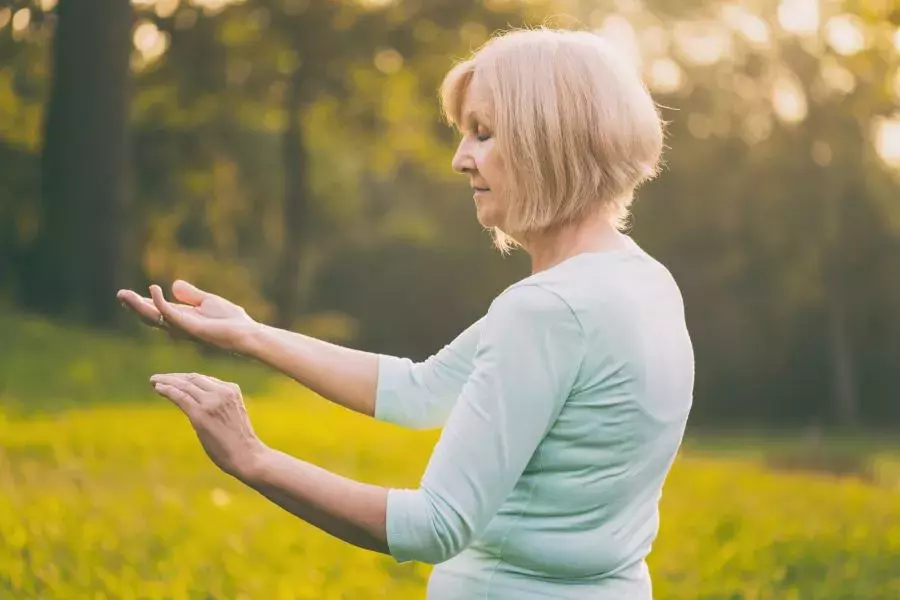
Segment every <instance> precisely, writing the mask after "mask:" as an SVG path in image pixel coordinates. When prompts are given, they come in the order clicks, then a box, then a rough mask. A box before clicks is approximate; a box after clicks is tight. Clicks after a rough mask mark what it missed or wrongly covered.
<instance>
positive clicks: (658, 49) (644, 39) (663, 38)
mask: <svg viewBox="0 0 900 600" xmlns="http://www.w3.org/2000/svg"><path fill="white" fill-rule="evenodd" d="M638 40H639V41H638V45H639V46H640V49H641V56H643V57H646V58H652V57H657V56H666V55H667V54H668V53H669V34H668V33H667V32H666V30H665V29H663V28H662V27H660V26H659V25H651V26H650V27H646V28H644V29H641V31H640V32H639V33H638Z"/></svg>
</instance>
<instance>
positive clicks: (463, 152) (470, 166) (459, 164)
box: [450, 139, 475, 173]
mask: <svg viewBox="0 0 900 600" xmlns="http://www.w3.org/2000/svg"><path fill="white" fill-rule="evenodd" d="M450 165H451V166H452V167H453V170H454V171H456V172H457V173H468V172H470V171H474V170H475V159H474V158H473V157H472V153H471V152H470V150H469V144H468V143H467V140H465V139H463V140H461V141H460V142H459V146H457V148H456V154H454V155H453V161H452V162H451V163H450Z"/></svg>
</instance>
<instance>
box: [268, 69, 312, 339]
mask: <svg viewBox="0 0 900 600" xmlns="http://www.w3.org/2000/svg"><path fill="white" fill-rule="evenodd" d="M302 86H303V74H302V69H298V70H297V71H295V72H294V74H293V75H292V76H291V78H290V80H289V82H288V89H287V93H286V96H285V110H286V112H287V126H286V128H285V131H284V139H283V145H282V169H283V171H284V205H283V209H282V210H283V214H284V220H283V225H284V231H283V237H284V244H283V246H282V253H281V261H280V264H279V268H278V279H277V281H276V282H275V310H276V326H277V327H281V328H285V329H289V328H291V327H292V325H293V323H294V321H295V319H296V318H297V316H298V314H299V313H300V311H301V308H302V307H301V306H300V304H301V293H300V275H301V273H300V267H301V259H302V251H303V243H304V241H305V239H304V238H305V235H304V234H305V233H306V232H307V231H308V223H307V222H308V218H309V212H310V211H309V203H310V190H309V181H308V176H307V174H308V164H307V150H306V141H305V139H304V132H303V124H302V120H301V109H302V105H303V94H302V91H303V90H302Z"/></svg>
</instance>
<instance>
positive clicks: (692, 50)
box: [673, 21, 732, 65]
mask: <svg viewBox="0 0 900 600" xmlns="http://www.w3.org/2000/svg"><path fill="white" fill-rule="evenodd" d="M673 32H674V35H675V44H676V45H677V46H678V48H679V49H680V50H681V52H682V54H684V56H685V58H687V59H688V60H689V61H690V62H692V63H694V64H696V65H711V64H713V63H716V62H718V61H719V60H721V59H722V58H723V57H724V56H726V55H728V54H730V53H731V49H732V37H731V32H729V31H728V30H727V29H725V28H724V27H723V26H722V24H721V23H719V22H718V21H681V22H679V23H676V25H675V27H674V30H673Z"/></svg>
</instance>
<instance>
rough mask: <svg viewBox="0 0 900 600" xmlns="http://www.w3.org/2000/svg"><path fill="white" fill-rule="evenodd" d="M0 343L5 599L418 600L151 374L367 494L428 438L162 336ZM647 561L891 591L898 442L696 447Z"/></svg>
mask: <svg viewBox="0 0 900 600" xmlns="http://www.w3.org/2000/svg"><path fill="white" fill-rule="evenodd" d="M0 331H4V334H5V335H6V334H8V337H7V338H5V339H9V340H12V341H13V343H12V344H6V343H3V344H0V400H2V403H0V598H4V599H6V598H11V599H22V600H25V599H33V598H40V599H54V600H55V599H80V598H84V599H102V598H117V599H118V598H122V599H128V598H131V599H139V598H140V599H150V598H160V599H162V598H166V599H185V600H186V599H212V598H216V599H219V598H221V599H241V598H243V599H252V600H257V599H259V600H278V599H289V598H304V599H306V598H309V599H313V598H315V599H326V600H327V599H338V598H343V599H356V598H360V599H363V598H392V599H398V600H403V599H406V598H409V599H412V598H422V597H423V596H424V584H425V579H426V577H427V574H428V572H429V570H430V568H431V567H430V566H428V565H420V564H406V565H402V566H400V565H396V564H394V563H393V561H392V560H391V559H389V558H388V557H384V556H381V555H377V554H374V553H370V552H367V551H363V550H359V549H356V548H353V547H350V546H347V545H345V544H343V543H342V542H339V541H337V540H335V539H332V538H330V537H328V536H327V535H326V534H324V533H322V532H320V531H318V530H316V529H314V528H313V527H311V526H309V525H307V524H305V523H303V522H302V521H299V520H297V519H296V518H294V517H292V516H291V515H289V514H287V513H286V512H284V511H282V510H281V509H279V508H278V507H276V506H274V505H272V504H270V503H269V502H268V501H267V500H265V499H264V498H262V497H261V496H258V495H256V494H255V493H254V492H251V491H249V490H246V489H244V488H242V487H241V486H240V484H238V483H237V482H235V481H234V480H232V479H230V478H228V477H227V476H226V475H224V474H222V473H220V472H219V471H218V470H217V469H216V468H215V467H214V466H213V465H212V463H210V462H209V460H208V459H207V458H206V456H205V455H204V454H203V452H202V450H201V448H200V445H199V443H198V442H197V440H196V437H195V436H194V433H193V431H192V430H191V428H190V426H189V424H188V422H187V420H186V419H185V418H184V417H183V416H182V415H181V414H180V413H179V412H178V411H177V409H175V408H174V407H173V406H172V405H170V404H169V403H168V402H166V401H165V400H163V399H161V398H159V397H157V396H155V395H153V394H152V392H151V390H150V388H149V385H147V383H146V379H147V376H149V375H150V374H151V373H153V372H156V371H166V370H168V371H173V370H177V371H186V370H192V371H193V370H196V371H202V372H208V373H212V374H215V375H216V376H218V377H222V378H225V379H232V380H235V381H237V382H238V383H241V385H242V387H244V388H245V393H246V395H247V403H248V410H249V412H250V416H251V418H252V420H253V422H254V426H255V427H256V429H257V431H258V433H259V434H260V436H261V437H262V438H263V439H264V440H265V441H266V442H267V443H268V444H269V445H271V446H274V447H276V448H279V449H281V450H284V451H286V452H289V453H291V454H294V455H297V456H299V457H301V458H303V459H306V460H310V461H312V462H314V463H316V464H319V465H321V466H323V467H325V468H328V469H331V470H334V471H337V472H339V473H341V474H343V475H347V476H349V477H354V478H357V479H360V480H363V481H368V482H371V483H377V484H381V485H387V486H413V485H415V484H416V482H417V478H418V476H419V475H420V474H421V471H422V469H423V468H424V466H425V463H426V461H427V460H428V453H429V450H430V447H431V446H432V445H433V444H434V442H435V441H436V439H437V434H436V432H411V431H406V430H403V429H400V428H398V427H395V426H393V425H388V424H384V423H377V422H373V421H371V420H368V419H366V418H364V417H362V416H360V415H356V414H353V413H350V412H348V411H345V410H343V409H340V408H338V407H335V406H332V405H329V404H328V403H326V402H325V401H323V400H322V399H320V398H317V397H315V396H312V395H311V394H309V393H306V392H304V391H303V390H302V389H301V388H300V387H298V386H297V385H296V384H293V383H292V382H288V381H284V380H275V381H273V380H272V379H269V378H267V377H266V376H265V375H264V374H263V373H262V372H261V371H260V370H259V369H257V368H254V367H253V366H252V365H247V364H239V363H235V362H233V361H226V360H223V359H209V358H204V357H201V356H199V355H198V354H197V353H196V352H194V351H193V349H191V347H189V346H179V347H178V348H174V349H173V347H172V345H171V344H168V343H166V342H164V341H162V340H161V339H159V338H158V337H156V336H151V337H148V338H147V340H146V341H145V342H143V343H141V344H140V345H137V344H135V343H134V342H131V341H123V340H119V339H116V338H113V337H105V338H103V337H98V336H96V335H93V334H90V333H89V332H83V331H76V330H72V329H59V328H57V327H55V326H52V325H48V324H46V323H44V322H41V321H37V320H29V319H21V318H16V319H12V318H11V317H0ZM4 342H5V340H4ZM833 466H834V467H835V468H831V467H833ZM649 562H650V566H651V571H652V573H653V576H654V586H655V597H656V598H657V599H662V600H665V599H693V598H704V599H722V600H725V599H773V600H774V599H779V600H780V599H813V600H820V599H847V600H850V599H853V600H881V599H891V598H900V449H898V443H897V442H896V441H893V442H892V441H891V440H890V439H886V440H885V439H880V440H877V439H876V440H872V439H861V438H849V439H838V440H831V439H829V438H827V437H826V438H825V439H824V441H819V442H813V441H808V440H807V438H805V437H804V436H788V435H782V436H780V437H778V438H769V437H766V436H758V435H756V436H748V435H743V436H740V437H738V436H725V435H719V436H715V437H713V436H702V437H695V438H690V439H688V440H687V443H686V445H685V450H684V452H683V453H682V455H681V456H680V458H679V460H678V461H677V463H676V465H675V467H674V469H673V472H672V474H671V476H670V478H669V481H668V483H667V485H666V488H665V492H664V498H663V503H662V528H661V531H660V536H659V539H658V542H657V544H656V546H655V548H654V550H653V553H652V554H651V557H650V559H649Z"/></svg>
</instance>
